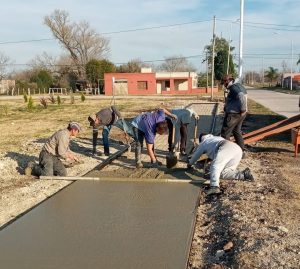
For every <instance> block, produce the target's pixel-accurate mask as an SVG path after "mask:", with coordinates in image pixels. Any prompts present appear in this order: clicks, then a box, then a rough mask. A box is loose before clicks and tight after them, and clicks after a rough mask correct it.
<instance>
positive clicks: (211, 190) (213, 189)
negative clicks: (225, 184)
mask: <svg viewBox="0 0 300 269" xmlns="http://www.w3.org/2000/svg"><path fill="white" fill-rule="evenodd" d="M220 193H221V190H220V188H219V187H217V186H212V187H210V188H209V189H208V191H207V192H206V195H208V196H209V195H215V194H220Z"/></svg>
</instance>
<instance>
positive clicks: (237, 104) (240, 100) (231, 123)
mask: <svg viewBox="0 0 300 269" xmlns="http://www.w3.org/2000/svg"><path fill="white" fill-rule="evenodd" d="M222 82H223V85H224V86H225V88H226V89H227V90H228V92H229V93H228V95H227V98H226V101H225V106H224V111H225V117H224V121H223V126H222V130H221V136H222V137H223V138H225V139H227V140H230V136H231V135H232V134H233V136H234V138H235V141H236V143H237V144H238V145H239V146H240V147H241V149H242V151H244V139H243V136H242V131H241V127H242V124H243V121H244V119H245V118H246V114H247V91H246V89H245V88H244V87H243V86H242V85H241V84H240V83H239V82H237V81H235V80H234V78H233V77H232V76H226V77H224V78H223V80H222Z"/></svg>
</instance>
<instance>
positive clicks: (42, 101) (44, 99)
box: [40, 97, 48, 109]
mask: <svg viewBox="0 0 300 269" xmlns="http://www.w3.org/2000/svg"><path fill="white" fill-rule="evenodd" d="M40 103H41V105H42V106H43V108H45V109H46V108H47V107H48V103H47V99H46V98H45V97H41V98H40Z"/></svg>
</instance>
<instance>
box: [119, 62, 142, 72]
mask: <svg viewBox="0 0 300 269" xmlns="http://www.w3.org/2000/svg"><path fill="white" fill-rule="evenodd" d="M147 66H148V65H147V64H145V63H144V62H142V61H141V60H140V59H133V60H130V61H129V62H128V63H126V64H122V65H120V66H119V67H117V72H119V73H140V72H141V68H142V67H147Z"/></svg>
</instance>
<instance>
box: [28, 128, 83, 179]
mask: <svg viewBox="0 0 300 269" xmlns="http://www.w3.org/2000/svg"><path fill="white" fill-rule="evenodd" d="M80 130H81V128H80V125H79V124H78V123H77V122H71V123H69V124H68V126H67V128H65V129H61V130H59V131H57V132H56V133H54V134H53V135H52V136H51V137H50V138H49V139H48V141H47V142H46V143H45V144H44V146H43V148H42V151H41V153H40V156H39V164H38V165H35V164H34V163H32V162H30V163H29V164H28V166H27V168H26V169H25V174H26V175H28V176H29V175H31V174H32V175H35V176H53V175H54V176H66V175H67V170H66V168H65V166H64V164H63V162H62V160H65V161H68V162H70V161H79V160H78V158H77V157H76V156H75V155H74V153H73V152H71V150H70V148H69V143H70V139H71V137H76V136H77V135H78V133H79V131H80Z"/></svg>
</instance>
